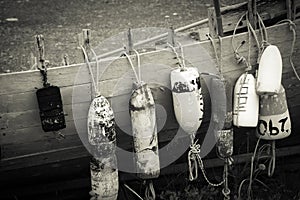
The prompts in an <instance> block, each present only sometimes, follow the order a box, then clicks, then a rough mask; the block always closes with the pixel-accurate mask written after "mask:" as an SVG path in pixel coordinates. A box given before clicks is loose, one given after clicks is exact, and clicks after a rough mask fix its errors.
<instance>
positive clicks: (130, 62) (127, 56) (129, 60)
mask: <svg viewBox="0 0 300 200" xmlns="http://www.w3.org/2000/svg"><path fill="white" fill-rule="evenodd" d="M123 54H124V55H125V56H126V58H127V60H128V62H129V64H130V66H131V69H132V71H133V73H134V75H135V78H136V80H137V82H138V83H141V80H140V79H139V77H138V75H137V73H136V70H135V69H134V65H133V63H132V61H131V59H130V57H129V55H128V54H127V53H126V52H124V53H123Z"/></svg>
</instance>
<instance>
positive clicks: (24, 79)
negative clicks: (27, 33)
mask: <svg viewBox="0 0 300 200" xmlns="http://www.w3.org/2000/svg"><path fill="white" fill-rule="evenodd" d="M270 29H272V31H269V32H270V36H269V37H270V42H271V43H274V44H275V43H279V41H282V42H284V41H286V40H291V37H289V36H290V35H291V32H290V31H289V30H288V26H287V25H286V24H281V25H276V26H273V27H269V28H268V30H270ZM298 31H299V28H297V32H298ZM247 35H248V34H247V33H243V34H240V35H239V36H237V37H236V40H237V41H241V38H247ZM239 37H241V38H239ZM223 43H224V46H226V51H223V52H224V54H223V55H230V54H232V53H231V51H228V49H229V47H230V46H231V45H230V43H231V38H230V37H225V38H224V39H223ZM195 45H201V46H202V47H203V48H204V49H205V50H206V51H207V52H213V51H212V48H211V44H210V42H209V41H204V42H200V43H198V44H197V43H196V44H195ZM244 48H245V50H243V48H242V49H241V52H243V51H245V52H246V49H247V48H246V47H244ZM199 53H201V52H199ZM284 53H286V51H284ZM196 55H197V54H196ZM193 56H195V54H194V55H193ZM173 57H174V54H173V53H172V52H169V51H168V52H167V51H161V50H160V51H156V52H151V53H144V54H141V61H142V64H143V63H157V62H159V63H160V64H165V65H167V66H171V67H174V63H175V61H176V60H175V59H173ZM198 57H199V54H198ZM200 57H201V56H200ZM201 58H203V57H201ZM111 62H112V61H100V66H101V67H100V73H101V74H102V75H103V74H105V76H101V80H102V81H104V80H111V79H119V77H120V76H122V75H123V74H124V73H127V72H129V71H131V69H130V66H129V65H128V61H127V60H126V59H125V58H121V59H117V60H114V62H113V64H112V63H111ZM92 64H93V66H94V63H92ZM108 64H110V65H109V67H107V66H108ZM226 68H227V67H225V69H226ZM228 68H229V69H230V66H228ZM48 79H49V82H50V83H52V84H53V85H57V86H60V87H65V86H73V85H77V84H79V85H80V84H85V83H90V76H89V73H88V70H87V67H86V64H78V65H73V66H67V67H58V68H50V69H49V70H48ZM75 80H76V81H75ZM0 83H1V85H2V87H1V88H0V94H1V95H2V94H15V93H20V92H26V91H35V90H36V88H40V87H42V82H41V75H40V72H39V71H30V72H18V73H11V74H0Z"/></svg>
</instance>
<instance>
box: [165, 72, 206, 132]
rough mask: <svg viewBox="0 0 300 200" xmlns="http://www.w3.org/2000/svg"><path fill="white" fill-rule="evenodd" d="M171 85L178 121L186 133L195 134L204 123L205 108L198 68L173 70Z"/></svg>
mask: <svg viewBox="0 0 300 200" xmlns="http://www.w3.org/2000/svg"><path fill="white" fill-rule="evenodd" d="M171 87H172V97H173V105H174V112H175V116H176V119H177V122H178V123H179V125H180V127H181V128H182V129H183V130H184V131H185V132H186V133H188V134H195V133H196V131H197V130H198V128H199V127H200V125H201V123H202V119H203V108H204V101H203V97H202V92H201V84H200V77H199V73H198V70H197V69H196V68H186V69H185V70H181V69H175V70H172V72H171Z"/></svg>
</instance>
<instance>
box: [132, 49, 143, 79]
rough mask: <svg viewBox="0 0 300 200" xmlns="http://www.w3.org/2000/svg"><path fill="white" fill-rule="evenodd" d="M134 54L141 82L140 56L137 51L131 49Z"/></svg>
mask: <svg viewBox="0 0 300 200" xmlns="http://www.w3.org/2000/svg"><path fill="white" fill-rule="evenodd" d="M133 51H134V53H135V54H136V56H137V62H138V70H139V80H140V81H141V80H142V78H141V59H140V54H139V52H138V51H137V50H135V49H133Z"/></svg>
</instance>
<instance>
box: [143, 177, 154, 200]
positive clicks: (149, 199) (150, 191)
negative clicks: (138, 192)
mask: <svg viewBox="0 0 300 200" xmlns="http://www.w3.org/2000/svg"><path fill="white" fill-rule="evenodd" d="M155 198H156V195H155V190H154V186H153V182H152V180H150V181H149V182H148V185H147V187H146V190H145V200H155Z"/></svg>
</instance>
